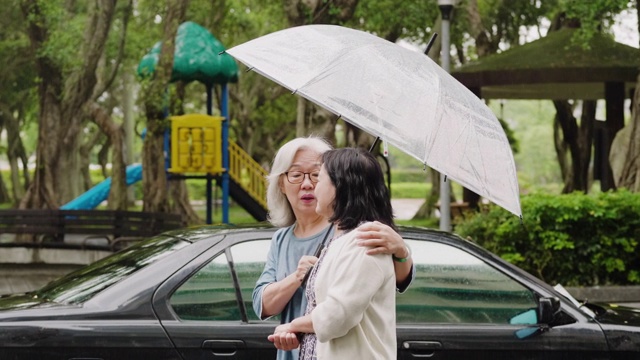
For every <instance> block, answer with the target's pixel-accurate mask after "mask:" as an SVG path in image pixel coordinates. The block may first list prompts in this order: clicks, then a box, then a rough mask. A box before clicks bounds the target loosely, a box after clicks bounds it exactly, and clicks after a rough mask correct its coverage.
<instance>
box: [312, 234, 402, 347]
mask: <svg viewBox="0 0 640 360" xmlns="http://www.w3.org/2000/svg"><path fill="white" fill-rule="evenodd" d="M355 234H356V231H351V232H349V233H347V234H345V235H343V236H342V237H339V238H337V239H335V240H334V241H333V242H332V243H331V244H330V245H329V247H328V248H327V249H326V250H325V251H327V254H326V255H325V258H324V259H323V260H322V264H321V266H320V268H319V269H318V274H317V277H316V280H315V289H314V290H315V293H316V303H317V306H316V308H315V309H314V310H313V311H312V312H311V318H312V320H313V328H314V331H315V333H316V336H317V338H318V344H317V346H316V350H317V356H318V359H331V360H333V359H347V360H356V359H381V360H389V359H395V358H396V357H397V346H396V278H395V272H394V268H393V260H392V259H391V255H367V254H365V251H366V250H367V248H365V247H361V246H358V245H357V244H356V240H355Z"/></svg>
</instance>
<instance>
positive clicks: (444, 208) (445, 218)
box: [438, 0, 457, 231]
mask: <svg viewBox="0 0 640 360" xmlns="http://www.w3.org/2000/svg"><path fill="white" fill-rule="evenodd" d="M456 3H457V0H438V8H440V13H441V14H442V38H441V41H442V50H441V59H442V61H441V62H442V64H441V66H442V68H443V69H444V70H445V71H446V72H450V66H449V64H450V62H451V59H450V48H451V44H450V42H451V35H450V33H449V29H450V27H451V22H450V20H451V13H452V12H453V7H454V5H455V4H456ZM446 180H447V176H446V175H445V174H443V173H440V230H443V231H451V194H450V192H449V184H447V181H446Z"/></svg>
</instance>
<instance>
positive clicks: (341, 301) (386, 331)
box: [269, 148, 396, 360]
mask: <svg viewBox="0 0 640 360" xmlns="http://www.w3.org/2000/svg"><path fill="white" fill-rule="evenodd" d="M322 160H323V165H322V167H321V169H320V173H319V175H318V183H317V184H316V188H315V191H314V193H315V196H316V198H317V205H316V212H317V213H318V214H320V215H323V216H325V217H327V218H328V219H329V221H331V222H332V223H333V224H334V225H335V227H336V231H335V233H334V236H333V238H332V239H331V241H330V242H329V245H328V246H327V248H326V249H325V250H324V251H323V253H322V254H321V255H320V258H319V260H318V262H317V263H316V265H315V266H314V267H313V270H312V272H311V275H310V277H309V282H308V285H307V290H306V296H307V311H306V315H305V316H302V317H299V318H296V319H294V320H293V321H292V322H290V323H287V324H283V325H280V326H278V327H277V328H276V330H275V332H274V334H273V335H271V336H269V339H270V340H272V341H274V343H277V342H276V339H277V338H283V337H284V338H286V337H292V336H300V335H302V336H303V341H302V345H301V348H300V359H314V358H316V357H317V358H318V359H385V360H387V359H394V358H396V323H395V317H396V315H395V275H394V266H393V260H392V257H391V255H385V254H379V255H367V254H366V250H367V249H366V248H363V247H361V246H358V244H357V242H358V241H357V237H356V233H357V231H353V230H355V229H357V227H358V226H359V225H360V224H363V223H365V222H370V221H378V222H380V223H382V224H385V225H387V226H390V227H392V228H394V229H395V225H394V223H393V209H392V207H391V200H390V196H389V191H388V189H387V187H386V186H385V183H384V178H383V175H382V169H381V168H380V165H379V163H378V162H377V161H376V159H375V158H374V157H373V155H371V154H370V153H368V152H366V151H364V150H361V149H353V148H344V149H336V150H330V151H327V152H325V153H324V154H323V156H322Z"/></svg>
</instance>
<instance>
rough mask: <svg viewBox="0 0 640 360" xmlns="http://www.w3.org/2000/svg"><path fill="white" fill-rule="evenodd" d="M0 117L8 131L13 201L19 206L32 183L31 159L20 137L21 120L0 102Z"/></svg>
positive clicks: (8, 153)
mask: <svg viewBox="0 0 640 360" xmlns="http://www.w3.org/2000/svg"><path fill="white" fill-rule="evenodd" d="M0 118H2V123H3V124H4V127H5V130H6V131H7V158H8V160H9V166H10V168H11V188H12V199H13V201H12V203H13V206H17V205H18V204H19V203H20V200H21V199H22V198H23V196H24V193H25V189H26V188H28V187H29V184H30V183H31V176H30V175H29V159H28V158H27V153H26V150H25V148H24V144H23V143H22V139H21V137H20V121H19V120H18V119H16V118H15V117H14V116H13V111H12V110H11V109H10V108H9V107H8V106H5V105H4V104H0ZM18 161H20V162H21V163H22V179H23V180H22V181H20V173H21V171H20V165H19V164H18Z"/></svg>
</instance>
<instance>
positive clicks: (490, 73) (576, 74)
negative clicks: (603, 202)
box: [451, 28, 640, 190]
mask: <svg viewBox="0 0 640 360" xmlns="http://www.w3.org/2000/svg"><path fill="white" fill-rule="evenodd" d="M575 31H576V29H571V28H564V29H561V30H559V31H555V32H550V33H549V34H548V35H547V36H546V37H543V38H541V39H539V40H536V41H533V42H531V43H527V44H525V45H522V46H518V47H515V48H512V49H509V50H507V51H505V52H502V53H500V54H495V55H490V56H487V57H485V58H483V59H481V60H479V61H477V62H473V63H469V64H466V65H464V66H461V67H458V68H456V69H455V70H454V71H453V72H452V74H451V75H453V76H454V77H455V78H456V79H457V80H458V81H460V82H461V83H462V84H464V85H465V86H466V87H467V88H469V89H470V90H471V91H472V92H474V93H475V94H476V95H478V96H479V97H481V98H485V99H531V100H534V99H550V100H569V99H581V100H599V99H604V100H605V101H606V119H605V121H604V122H603V127H601V129H600V130H601V133H602V139H601V140H602V141H601V146H597V147H596V156H595V158H596V159H599V160H600V163H599V164H596V166H598V167H599V169H600V170H601V171H600V184H601V188H602V190H608V189H611V188H613V179H612V176H611V170H610V166H609V160H608V159H609V149H610V147H611V142H612V141H613V138H614V137H615V134H616V133H617V132H618V131H619V130H620V129H622V127H624V101H625V98H627V97H632V96H633V90H634V87H635V84H636V80H637V77H638V72H639V71H638V69H639V67H640V50H639V49H637V48H634V47H631V46H628V45H624V44H621V43H618V42H616V41H614V40H613V39H612V38H611V37H609V36H607V35H605V34H597V35H595V36H594V37H593V38H592V39H591V40H590V42H589V46H588V48H585V47H583V46H581V45H580V44H577V43H574V42H572V36H573V34H574V32H575ZM596 144H598V142H596ZM602 170H605V171H602Z"/></svg>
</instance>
